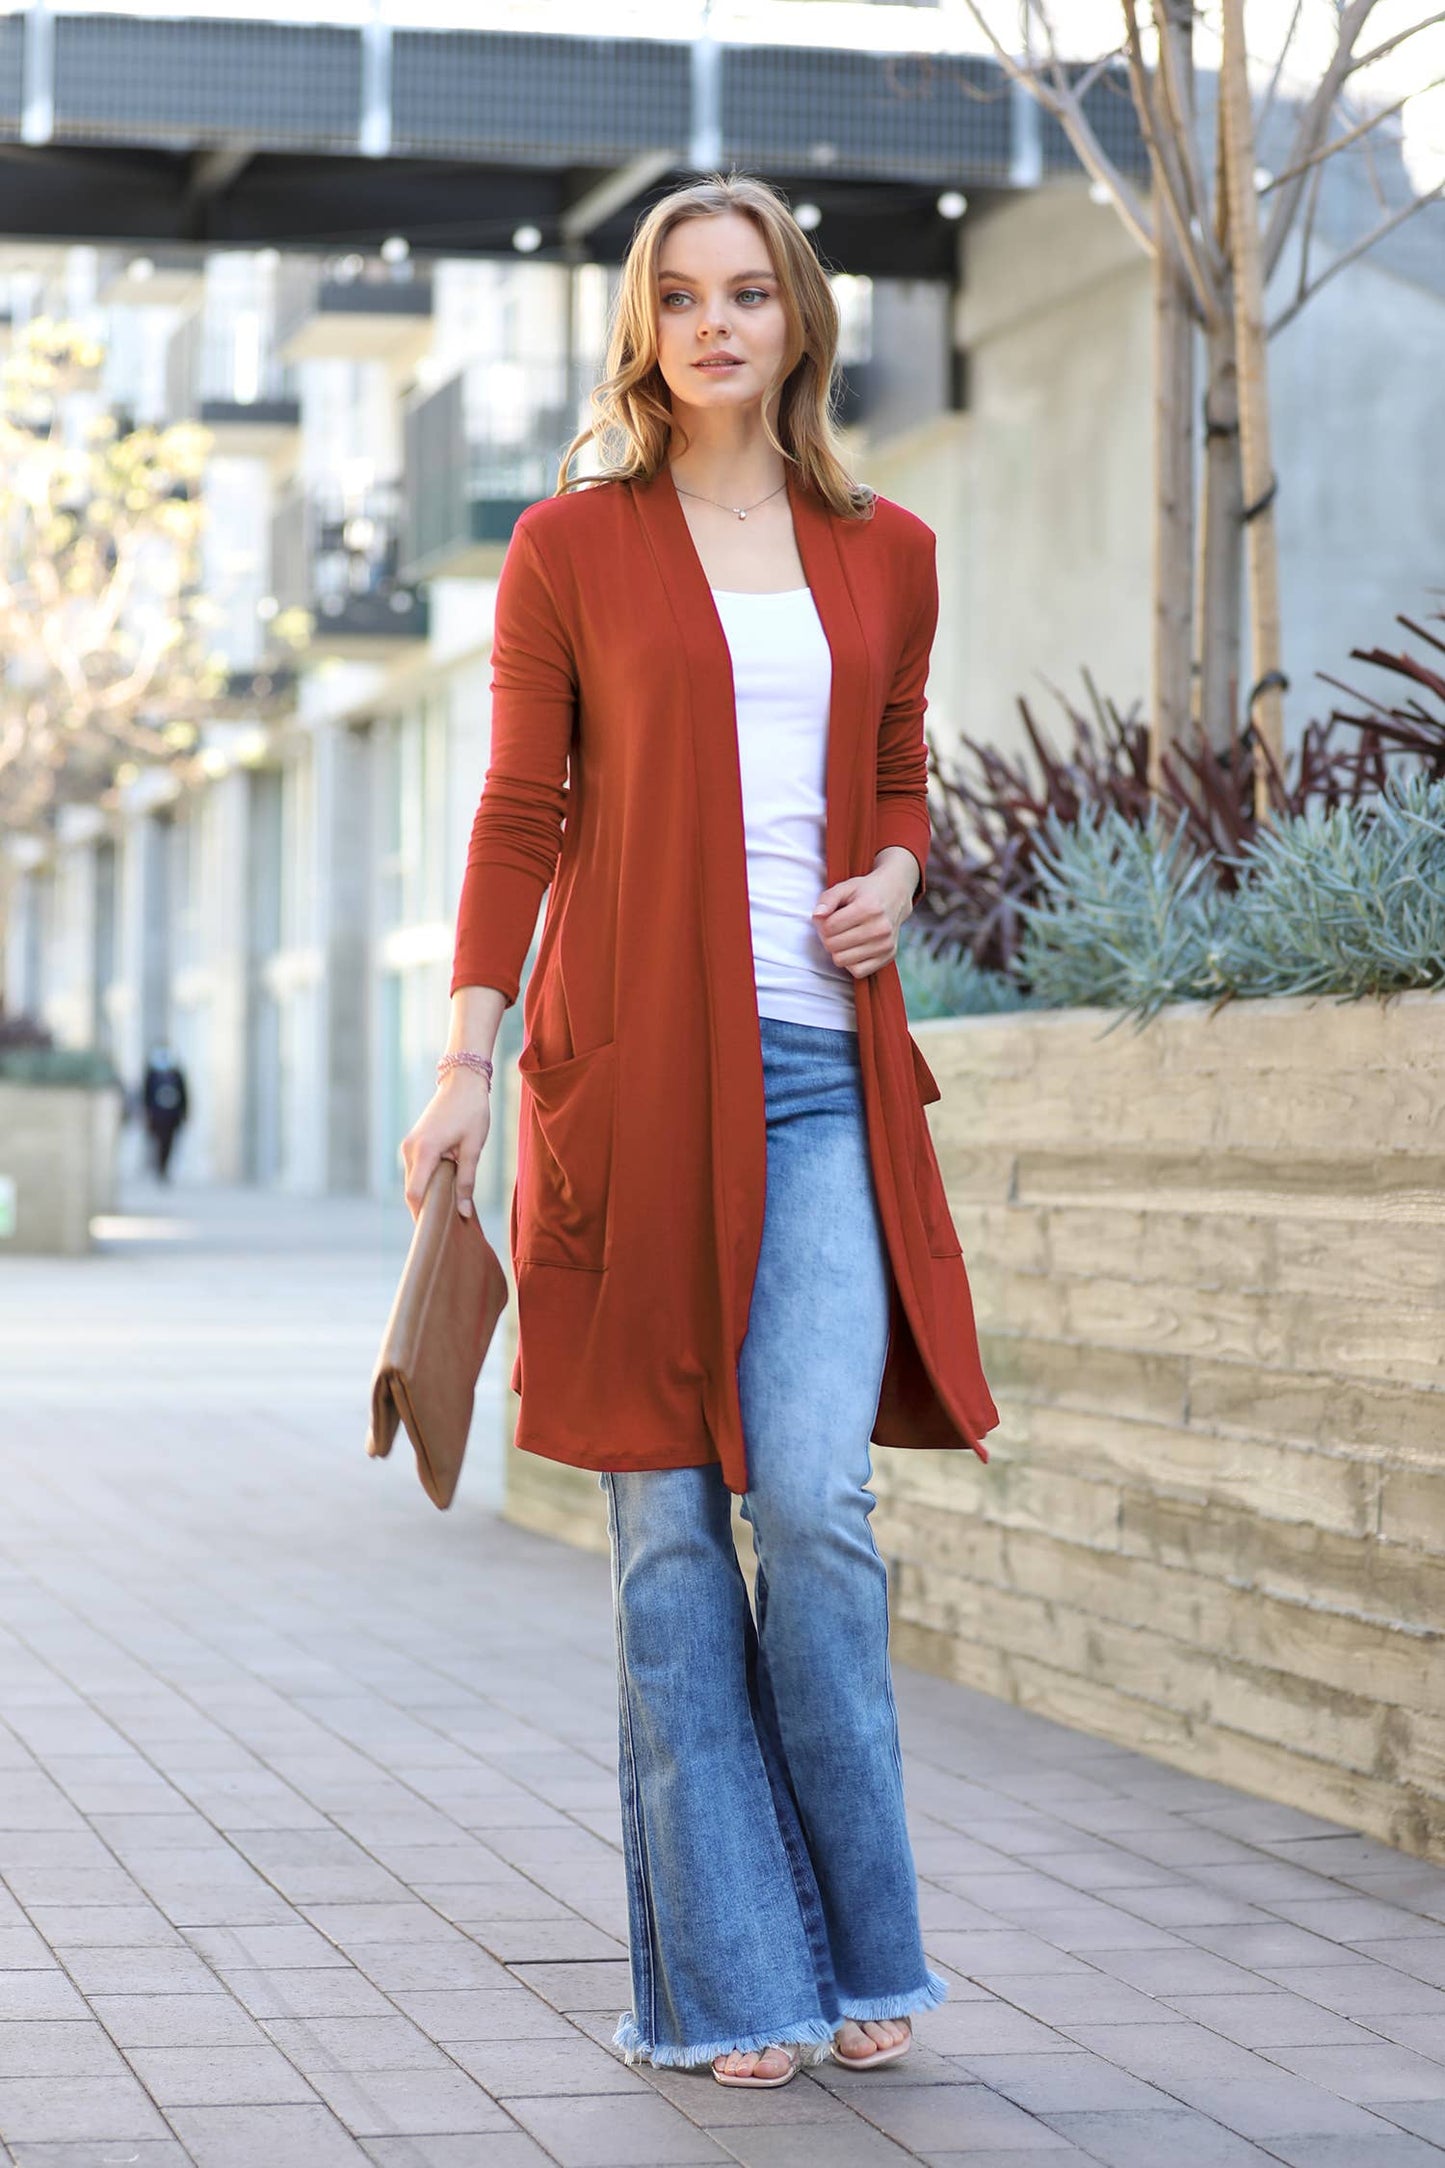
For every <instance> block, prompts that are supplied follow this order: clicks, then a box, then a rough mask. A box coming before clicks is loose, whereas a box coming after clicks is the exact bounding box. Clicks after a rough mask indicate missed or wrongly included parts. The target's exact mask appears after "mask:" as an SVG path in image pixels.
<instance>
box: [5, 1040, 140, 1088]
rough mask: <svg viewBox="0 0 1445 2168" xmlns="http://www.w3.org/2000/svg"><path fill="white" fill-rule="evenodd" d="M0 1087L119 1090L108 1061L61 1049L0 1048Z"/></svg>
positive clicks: (85, 1052)
mask: <svg viewBox="0 0 1445 2168" xmlns="http://www.w3.org/2000/svg"><path fill="white" fill-rule="evenodd" d="M0 1084H37V1085H41V1086H43V1087H46V1088H47V1089H48V1088H49V1087H50V1086H52V1085H57V1084H59V1085H65V1086H68V1087H71V1088H74V1089H78V1090H82V1091H97V1090H100V1089H102V1088H104V1087H106V1086H112V1087H114V1088H115V1089H116V1090H119V1089H120V1078H119V1077H118V1076H117V1075H116V1072H115V1068H114V1066H113V1064H112V1063H111V1061H110V1059H109V1057H108V1056H107V1055H105V1054H96V1053H93V1052H91V1051H90V1050H88V1049H86V1048H77V1047H61V1046H15V1047H0Z"/></svg>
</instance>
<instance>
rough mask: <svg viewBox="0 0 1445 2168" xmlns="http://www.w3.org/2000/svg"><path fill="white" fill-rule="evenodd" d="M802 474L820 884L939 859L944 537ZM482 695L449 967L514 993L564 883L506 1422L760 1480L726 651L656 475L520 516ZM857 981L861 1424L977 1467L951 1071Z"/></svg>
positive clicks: (792, 482) (522, 1148) (751, 1138)
mask: <svg viewBox="0 0 1445 2168" xmlns="http://www.w3.org/2000/svg"><path fill="white" fill-rule="evenodd" d="M788 495H789V502H790V504H791V507H792V513H793V523H794V532H795V535H796V538H797V543H798V550H799V554H800V556H801V558H802V562H803V568H804V572H805V574H806V576H807V580H808V584H809V586H810V587H811V589H812V591H813V596H814V600H815V602H816V604H817V607H818V612H819V615H820V617H821V619H822V622H823V627H824V630H825V632H826V634H827V637H828V644H829V648H830V650H831V653H832V658H833V680H832V684H833V690H832V700H831V709H830V717H829V739H828V754H827V771H826V794H827V823H826V866H827V881H828V884H829V885H831V884H832V883H833V882H835V881H840V880H843V879H845V878H847V877H848V876H850V875H853V874H858V873H866V872H868V871H870V870H871V868H872V866H873V862H874V858H875V855H876V853H877V852H878V851H879V850H881V849H882V848H883V847H884V846H885V845H886V844H890V843H901V844H904V845H906V847H907V848H908V849H909V850H910V851H912V853H913V855H914V856H915V858H916V859H917V860H918V863H919V865H920V867H923V866H925V865H926V863H927V859H928V848H929V819H928V809H927V802H926V782H927V771H926V751H925V747H924V742H923V715H924V708H925V699H924V686H925V682H926V679H927V676H928V662H929V652H930V649H931V646H932V642H933V635H934V630H935V627H936V624H937V618H938V583H937V574H936V569H935V537H934V534H933V531H932V529H931V528H929V527H927V526H925V525H924V523H923V521H922V520H920V519H917V518H915V517H914V515H913V514H912V513H910V512H908V511H906V510H905V509H904V508H903V507H902V506H901V505H897V504H894V503H893V502H891V501H890V500H889V499H888V498H885V497H879V498H878V499H877V500H876V502H875V505H874V509H873V513H872V516H871V517H870V518H867V519H864V520H848V519H844V518H842V517H840V516H839V515H836V514H834V513H833V512H831V511H830V510H829V508H828V507H827V506H826V505H825V504H824V503H823V502H822V501H821V500H820V499H818V498H816V497H814V496H813V495H812V494H811V493H809V492H807V491H806V490H804V489H803V488H802V487H801V485H800V484H799V483H798V482H797V480H796V478H794V477H793V476H792V475H791V473H790V477H789V482H788ZM492 695H493V706H492V743H491V756H490V762H489V765H488V768H487V772H486V777H485V782H484V785H483V790H482V796H481V803H480V805H479V807H478V809H477V815H476V820H475V823H474V826H473V831H472V838H471V846H470V850H469V853H468V860H467V867H466V873H465V877H464V881H463V887H462V895H461V903H460V909H459V913H458V923H457V936H456V950H455V959H454V968H453V974H452V987H453V990H455V989H456V988H457V987H461V986H490V987H495V988H498V989H499V990H500V991H501V992H502V993H503V994H504V996H505V997H506V999H507V1002H508V1003H509V1004H510V1003H512V1002H514V1001H515V1000H516V999H517V997H518V993H519V990H520V978H521V972H522V969H523V966H524V964H525V961H526V956H527V952H528V949H529V948H530V946H531V941H532V936H533V933H534V931H535V929H536V922H537V913H538V908H539V905H540V903H541V900H542V896H543V893H544V892H545V891H547V890H548V889H549V888H550V895H549V897H548V904H547V913H546V918H545V921H544V924H543V930H542V935H541V939H540V941H539V943H538V949H537V956H536V960H535V963H534V966H533V970H532V975H531V977H530V979H529V980H528V984H527V992H526V996H525V998H524V1001H523V1024H524V1044H523V1048H522V1052H521V1055H520V1057H519V1070H520V1073H521V1076H522V1077H523V1079H524V1085H523V1090H522V1093H521V1107H520V1114H519V1124H520V1126H519V1130H518V1163H517V1181H516V1187H515V1190H514V1193H513V1198H512V1208H511V1229H510V1234H511V1249H512V1259H513V1265H514V1268H515V1274H516V1287H517V1304H518V1334H519V1338H518V1354H517V1359H516V1363H515V1365H514V1367H513V1372H512V1384H513V1387H514V1388H515V1389H517V1390H518V1391H519V1392H520V1394H521V1407H520V1411H519V1414H518V1419H517V1429H516V1444H517V1445H518V1446H519V1447H520V1448H522V1450H524V1451H527V1452H533V1453H540V1454H542V1455H544V1456H546V1457H547V1458H550V1459H553V1460H559V1461H565V1462H568V1463H570V1464H571V1465H572V1466H574V1467H581V1468H594V1469H604V1468H610V1469H631V1468H673V1467H684V1466H692V1465H696V1464H699V1463H702V1462H709V1461H718V1462H720V1464H721V1469H722V1474H723V1478H724V1480H725V1482H726V1484H727V1486H728V1488H729V1489H730V1490H732V1491H734V1492H742V1491H744V1490H746V1488H747V1453H746V1445H745V1441H744V1437H743V1430H742V1422H741V1415H740V1410H739V1403H738V1390H737V1358H738V1354H739V1351H740V1349H741V1346H742V1341H743V1336H744V1333H745V1332H746V1329H747V1318H748V1306H749V1301H750V1298H751V1292H752V1284H753V1273H754V1270H755V1267H756V1262H757V1255H758V1248H759V1244H760V1241H761V1236H762V1221H763V1195H764V1185H765V1179H766V1142H767V1139H766V1125H765V1113H764V1098H763V1071H762V1053H761V1045H760V1038H759V1030H758V1013H757V996H756V990H755V987H754V983H753V961H752V939H751V929H750V922H749V912H748V891H747V862H746V851H745V845H744V831H743V810H742V787H741V779H740V773H739V762H738V748H737V716H736V710H735V707H734V702H733V684H732V665H731V657H730V654H729V650H728V646H727V641H726V637H725V635H724V633H723V629H722V625H721V621H720V620H719V617H718V614H717V610H716V608H715V606H714V603H713V600H712V595H711V592H710V590H709V586H708V581H707V575H706V573H705V571H704V569H703V566H702V563H701V560H700V559H699V557H698V554H697V551H696V549H695V547H694V544H693V541H692V536H691V532H690V530H689V528H688V525H687V522H686V519H685V518H684V516H683V510H682V504H681V500H680V498H679V497H678V494H677V490H676V487H675V485H674V483H673V480H672V474H671V470H670V469H669V468H668V467H667V466H665V465H664V466H663V467H662V468H661V469H660V470H659V472H658V474H657V475H656V476H655V477H654V478H653V480H652V481H650V482H646V483H642V482H603V483H594V484H591V485H588V486H585V487H583V488H581V489H579V490H576V491H574V492H573V493H572V494H571V495H568V496H564V497H552V498H547V499H545V500H543V501H542V502H540V503H538V504H534V505H531V506H529V507H528V509H527V510H526V511H525V512H524V513H523V515H522V517H521V519H520V520H519V521H518V524H517V528H516V531H515V533H514V536H513V539H512V541H511V543H510V544H509V546H508V550H507V555H506V559H505V562H504V565H503V570H502V575H501V579H500V581H499V583H498V589H497V599H496V621H495V632H494V642H493V668H492ZM920 885H921V884H920ZM854 984H855V989H856V997H857V1022H858V1046H859V1057H860V1062H861V1070H862V1083H863V1092H864V1102H865V1107H866V1112H867V1121H868V1135H869V1151H870V1157H871V1162H872V1167H873V1174H874V1179H875V1183H876V1190H877V1197H878V1203H879V1208H880V1213H881V1217H882V1221H883V1226H884V1228H885V1231H886V1234H887V1240H888V1251H889V1258H890V1262H891V1266H892V1277H893V1295H892V1330H891V1334H890V1340H889V1350H888V1358H887V1364H886V1367H885V1373H884V1378H883V1387H882V1392H881V1395H880V1398H879V1405H878V1412H877V1419H876V1422H875V1425H874V1431H873V1436H874V1439H875V1440H876V1441H877V1442H878V1443H879V1444H883V1445H897V1446H935V1447H953V1448H960V1447H966V1448H971V1449H972V1450H973V1451H974V1452H975V1453H976V1454H977V1455H978V1457H979V1459H980V1460H985V1461H986V1460H987V1459H988V1452H987V1449H986V1448H985V1446H984V1445H983V1444H982V1442H981V1441H982V1439H983V1437H984V1435H985V1433H986V1432H988V1431H989V1430H991V1429H993V1427H994V1426H995V1425H996V1424H997V1422H998V1419H999V1418H998V1411H997V1409H996V1408H995V1406H994V1404H993V1401H992V1399H991V1397H990V1395H989V1390H988V1386H987V1384H986V1382H985V1380H984V1375H983V1370H982V1366H981V1362H980V1356H979V1348H978V1340H977V1335H976V1332H975V1328H974V1316H973V1305H972V1301H971V1298H970V1294H969V1285H968V1278H967V1274H966V1272H965V1269H964V1262H963V1257H962V1254H961V1250H960V1244H959V1239H958V1235H957V1233H956V1231H955V1229H954V1226H953V1223H952V1219H951V1217H950V1214H949V1209H948V1202H947V1197H946V1194H945V1191H944V1187H943V1182H942V1178H941V1175H940V1172H939V1168H938V1163H937V1159H936V1157H935V1153H934V1148H933V1143H932V1138H931V1136H930V1133H929V1127H928V1120H927V1117H926V1115H925V1114H924V1111H923V1108H924V1105H925V1103H926V1102H927V1101H929V1100H932V1099H936V1098H938V1097H939V1096H940V1094H939V1088H938V1085H937V1084H936V1082H935V1081H934V1079H933V1076H932V1075H931V1073H930V1071H929V1068H928V1065H927V1063H926V1061H925V1060H924V1057H923V1054H922V1052H921V1051H920V1049H919V1047H918V1046H917V1044H916V1042H915V1041H914V1040H913V1038H912V1036H911V1034H910V1033H909V1030H908V1025H907V1016H906V1012H905V1008H904V1002H903V992H902V987H901V985H900V983H899V978H898V971H897V967H896V965H895V964H892V963H890V964H888V965H886V966H885V967H884V968H883V969H882V970H881V971H877V972H874V973H871V974H870V975H869V976H867V977H866V978H862V979H858V980H855V982H854ZM838 1263H839V1268H840V1269H841V1270H846V1269H847V1260H846V1258H840V1259H839V1260H838Z"/></svg>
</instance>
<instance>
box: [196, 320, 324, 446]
mask: <svg viewBox="0 0 1445 2168" xmlns="http://www.w3.org/2000/svg"><path fill="white" fill-rule="evenodd" d="M268 329H269V327H268V326H267V325H266V323H265V321H264V319H263V318H262V317H261V316H260V314H259V313H258V312H256V311H250V310H242V311H238V312H236V313H235V314H234V315H229V316H221V317H219V318H217V317H214V316H213V315H212V313H211V312H210V311H209V310H202V309H197V310H195V311H193V313H192V314H191V315H189V316H187V317H185V318H183V319H182V321H181V322H180V323H179V324H178V325H177V327H176V329H175V331H173V332H172V334H171V338H170V342H169V344H168V346H167V349H166V411H167V414H168V415H169V417H170V419H171V420H172V421H195V422H200V423H202V424H203V425H204V426H205V427H206V428H207V429H209V430H210V432H211V434H212V436H213V438H214V440H215V449H216V451H217V452H219V453H222V454H225V455H231V456H239V457H242V458H252V459H265V460H269V461H272V462H276V463H280V462H283V461H285V460H287V459H289V458H290V457H292V456H293V455H294V453H295V450H296V446H297V442H298V439H299V435H300V429H301V402H300V399H299V397H298V395H297V387H296V382H295V379H294V377H293V375H292V373H291V371H290V370H289V369H287V368H286V367H285V366H284V364H283V363H282V362H281V361H280V360H279V359H278V358H277V357H276V354H275V351H274V348H273V347H272V345H271V342H270V340H269V337H268Z"/></svg>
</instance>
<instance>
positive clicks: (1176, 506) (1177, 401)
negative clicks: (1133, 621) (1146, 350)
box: [1149, 0, 1195, 790]
mask: <svg viewBox="0 0 1445 2168" xmlns="http://www.w3.org/2000/svg"><path fill="white" fill-rule="evenodd" d="M1190 4H1191V0H1160V5H1159V9H1158V15H1157V18H1156V19H1157V21H1158V26H1159V31H1160V35H1161V36H1164V37H1168V38H1169V39H1170V40H1171V41H1172V43H1173V46H1174V50H1175V53H1176V55H1177V59H1178V65H1179V74H1180V80H1181V82H1182V83H1183V85H1184V86H1185V91H1186V95H1187V97H1188V99H1189V103H1190V106H1191V110H1192V106H1193V88H1194V60H1193V46H1192V29H1193V25H1192V17H1191V14H1190ZM1155 217H1156V232H1157V241H1156V245H1155V250H1154V622H1153V628H1152V630H1153V642H1152V648H1153V652H1152V655H1151V658H1150V674H1151V678H1152V684H1151V687H1150V693H1151V698H1150V733H1149V780H1150V784H1151V786H1152V787H1153V788H1154V789H1155V790H1157V789H1158V788H1159V785H1160V781H1161V774H1160V763H1161V761H1162V759H1163V756H1164V754H1165V752H1167V750H1168V749H1169V747H1170V746H1171V745H1174V744H1175V743H1177V742H1178V741H1179V740H1180V739H1181V738H1183V737H1184V735H1185V732H1186V730H1187V728H1188V724H1189V719H1190V710H1191V704H1192V691H1193V687H1192V683H1191V677H1192V665H1193V656H1194V591H1193V564H1194V523H1195V503H1194V429H1193V417H1194V303H1193V297H1192V295H1191V293H1190V288H1189V281H1188V278H1187V275H1186V273H1185V271H1184V267H1183V264H1182V263H1181V261H1180V258H1179V251H1178V246H1177V244H1176V242H1175V241H1174V239H1173V236H1172V233H1171V231H1170V228H1169V223H1168V221H1167V219H1166V218H1165V217H1164V214H1163V211H1162V209H1161V208H1156V214H1155Z"/></svg>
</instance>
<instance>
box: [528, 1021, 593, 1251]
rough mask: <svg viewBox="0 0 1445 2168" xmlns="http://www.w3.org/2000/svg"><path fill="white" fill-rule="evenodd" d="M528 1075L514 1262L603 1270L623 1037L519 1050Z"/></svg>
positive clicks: (529, 1047) (531, 1046)
mask: <svg viewBox="0 0 1445 2168" xmlns="http://www.w3.org/2000/svg"><path fill="white" fill-rule="evenodd" d="M517 1074H518V1076H519V1077H520V1078H521V1080H522V1085H523V1091H522V1104H521V1109H520V1121H521V1124H522V1129H521V1135H520V1137H519V1141H518V1154H517V1187H516V1229H517V1235H516V1239H517V1251H516V1262H517V1263H518V1264H519V1265H523V1264H529V1265H561V1266H565V1267H570V1268H571V1269H572V1270H573V1271H575V1272H601V1271H602V1270H603V1268H604V1267H605V1265H606V1262H607V1236H608V1226H609V1221H610V1211H609V1204H610V1198H611V1190H612V1151H613V1135H614V1129H615V1124H616V1113H617V1043H616V1041H615V1040H614V1039H608V1040H607V1041H606V1042H605V1043H604V1044H603V1045H601V1046H593V1047H589V1048H588V1049H587V1051H586V1053H585V1054H573V1055H571V1056H569V1057H568V1059H567V1060H566V1061H549V1062H543V1061H539V1060H538V1059H537V1052H536V1047H535V1045H533V1044H532V1043H531V1042H530V1041H529V1042H528V1044H527V1045H526V1046H524V1047H523V1049H522V1051H521V1053H520V1054H519V1055H518V1057H517Z"/></svg>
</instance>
